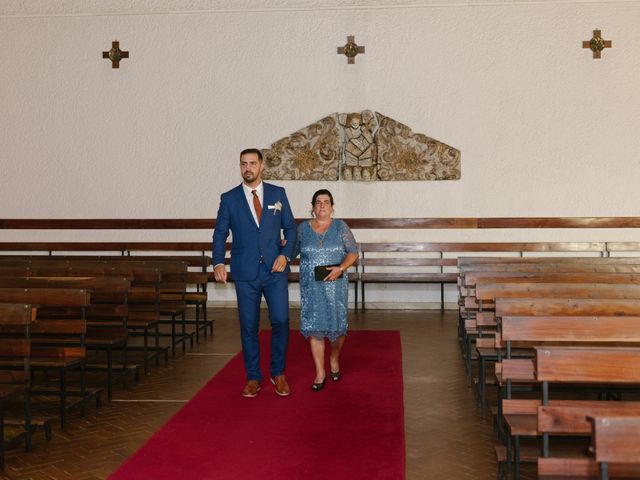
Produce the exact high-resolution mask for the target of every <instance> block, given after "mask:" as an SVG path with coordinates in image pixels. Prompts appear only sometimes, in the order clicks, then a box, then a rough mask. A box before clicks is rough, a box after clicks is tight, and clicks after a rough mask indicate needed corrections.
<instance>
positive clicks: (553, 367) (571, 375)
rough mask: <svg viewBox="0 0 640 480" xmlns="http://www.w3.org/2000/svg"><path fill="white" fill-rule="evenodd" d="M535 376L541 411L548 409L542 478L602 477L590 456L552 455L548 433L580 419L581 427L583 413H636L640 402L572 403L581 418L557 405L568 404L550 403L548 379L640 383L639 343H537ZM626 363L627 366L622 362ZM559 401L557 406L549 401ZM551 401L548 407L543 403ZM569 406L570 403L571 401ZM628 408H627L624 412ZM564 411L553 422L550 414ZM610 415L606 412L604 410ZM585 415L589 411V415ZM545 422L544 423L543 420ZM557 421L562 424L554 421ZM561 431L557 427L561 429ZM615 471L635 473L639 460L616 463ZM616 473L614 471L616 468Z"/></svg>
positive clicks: (542, 424)
mask: <svg viewBox="0 0 640 480" xmlns="http://www.w3.org/2000/svg"><path fill="white" fill-rule="evenodd" d="M535 351H536V360H535V361H536V377H537V379H538V380H539V381H541V382H542V383H543V390H542V392H543V395H542V406H541V407H540V408H539V411H540V413H542V414H546V415H547V416H546V417H543V418H542V419H541V420H540V421H539V422H540V425H539V428H541V429H542V433H543V457H545V458H544V459H540V460H539V461H538V472H539V476H540V478H545V479H551V478H558V477H559V478H561V477H563V476H564V477H570V478H598V466H597V463H596V462H594V459H592V458H588V457H587V458H584V456H583V458H578V459H566V458H555V459H554V458H553V457H549V453H550V448H549V436H550V434H551V433H566V430H567V429H568V428H571V425H573V424H574V423H577V428H576V430H577V431H578V433H582V432H583V431H584V429H585V425H584V422H585V420H584V419H583V418H579V417H582V414H583V413H584V414H587V413H594V414H595V415H596V416H597V414H598V413H601V414H602V412H607V411H608V412H611V411H612V410H614V411H616V412H617V413H616V415H618V416H636V415H637V409H638V405H639V404H638V403H637V402H632V403H631V404H626V402H625V403H623V402H606V403H603V404H602V406H600V407H596V406H594V405H593V404H588V403H584V404H582V405H580V404H574V408H582V409H583V410H578V411H577V412H574V413H573V417H574V418H575V417H576V416H578V418H577V420H575V421H572V416H571V415H568V414H567V411H566V410H560V412H558V410H557V409H560V408H562V407H563V406H564V407H566V404H565V405H562V404H558V403H557V402H554V403H552V402H551V401H550V398H549V384H552V383H555V384H562V383H581V384H605V385H608V386H609V387H610V388H611V389H614V390H615V389H619V388H625V387H628V386H633V387H637V386H640V348H623V347H536V348H535ZM621 365H624V368H621ZM554 406H555V407H556V410H554V409H552V408H551V407H554ZM545 407H549V408H545ZM568 408H570V407H568ZM621 412H625V413H621ZM558 413H560V414H561V418H562V420H561V423H559V422H558V420H553V417H552V418H551V420H552V422H551V425H549V423H550V422H549V420H550V418H549V416H551V415H554V414H558ZM605 415H606V414H605ZM584 418H586V415H585V417H584ZM545 422H546V423H545ZM555 425H559V426H558V427H555ZM558 431H559V432H558ZM616 467H617V469H618V471H616V472H615V474H614V475H615V476H621V477H625V478H626V477H631V478H637V476H638V474H639V473H640V469H638V466H633V467H631V466H629V465H626V466H622V467H620V466H616ZM612 473H613V472H612Z"/></svg>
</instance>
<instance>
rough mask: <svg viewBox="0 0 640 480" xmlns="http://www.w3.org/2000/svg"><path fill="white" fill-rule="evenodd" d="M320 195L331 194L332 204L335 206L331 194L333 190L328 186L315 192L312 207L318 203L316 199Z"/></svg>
mask: <svg viewBox="0 0 640 480" xmlns="http://www.w3.org/2000/svg"><path fill="white" fill-rule="evenodd" d="M320 195H328V196H329V200H331V206H333V195H331V192H330V191H329V190H327V189H326V188H321V189H320V190H318V191H317V192H316V193H314V194H313V198H312V199H311V206H312V207H313V206H314V205H315V204H316V199H317V198H318V197H319V196H320Z"/></svg>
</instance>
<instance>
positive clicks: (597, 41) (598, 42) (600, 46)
mask: <svg viewBox="0 0 640 480" xmlns="http://www.w3.org/2000/svg"><path fill="white" fill-rule="evenodd" d="M582 48H589V49H590V50H591V51H592V52H593V58H600V53H601V52H602V50H604V49H605V48H611V40H605V39H604V38H602V36H601V32H600V30H594V31H593V38H592V39H591V40H585V41H584V42H582Z"/></svg>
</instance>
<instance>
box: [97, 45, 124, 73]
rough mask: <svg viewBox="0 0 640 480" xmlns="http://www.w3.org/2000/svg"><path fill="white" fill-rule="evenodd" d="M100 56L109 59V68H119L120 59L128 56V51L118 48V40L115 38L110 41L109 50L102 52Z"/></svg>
mask: <svg viewBox="0 0 640 480" xmlns="http://www.w3.org/2000/svg"><path fill="white" fill-rule="evenodd" d="M102 58H108V59H109V60H111V68H120V60H122V59H123V58H129V52H123V51H122V50H120V42H119V41H117V40H116V41H114V42H111V50H109V51H108V52H102Z"/></svg>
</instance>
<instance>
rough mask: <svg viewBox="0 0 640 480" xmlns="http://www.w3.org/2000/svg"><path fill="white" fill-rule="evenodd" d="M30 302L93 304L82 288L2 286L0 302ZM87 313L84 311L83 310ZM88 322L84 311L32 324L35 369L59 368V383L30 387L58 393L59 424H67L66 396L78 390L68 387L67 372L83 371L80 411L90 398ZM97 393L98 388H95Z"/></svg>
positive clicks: (59, 305) (40, 305) (54, 305)
mask: <svg viewBox="0 0 640 480" xmlns="http://www.w3.org/2000/svg"><path fill="white" fill-rule="evenodd" d="M16 302H20V303H29V304H32V305H38V310H39V311H40V310H41V309H43V308H80V309H83V308H86V307H88V306H89V305H90V294H89V292H87V291H86V290H82V289H67V288H37V289H27V288H0V303H16ZM83 313H84V312H83ZM86 331H87V322H86V319H85V318H84V315H83V314H82V315H81V317H80V318H68V319H54V320H47V319H42V320H41V319H40V318H38V319H37V321H36V323H35V324H34V325H33V326H32V328H31V344H32V346H31V358H30V366H31V369H32V370H56V371H57V372H58V375H59V383H60V387H59V388H58V389H56V390H51V389H46V390H45V389H42V388H41V389H38V390H35V389H34V388H33V387H32V389H31V392H30V393H31V394H32V395H34V394H42V395H57V396H58V397H59V399H60V424H61V427H62V428H63V429H64V428H65V427H66V413H67V410H68V408H70V406H68V405H67V401H66V400H67V396H69V395H74V394H76V392H72V391H69V390H68V388H67V378H66V375H67V372H69V371H74V370H77V371H79V372H80V388H79V392H78V393H77V395H78V396H79V397H80V401H79V403H80V408H81V414H82V415H84V409H85V402H86V400H87V399H88V395H87V389H86V386H85V360H86V347H85V334H86ZM93 394H94V395H98V394H99V392H98V391H96V392H93Z"/></svg>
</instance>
